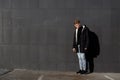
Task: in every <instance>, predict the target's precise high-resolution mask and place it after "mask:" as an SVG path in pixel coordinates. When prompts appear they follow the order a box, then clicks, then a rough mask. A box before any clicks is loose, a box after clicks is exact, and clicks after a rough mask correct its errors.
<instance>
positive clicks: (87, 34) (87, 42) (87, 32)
mask: <svg viewBox="0 0 120 80" xmlns="http://www.w3.org/2000/svg"><path fill="white" fill-rule="evenodd" d="M85 36H86V44H85V48H88V46H89V29H87V28H86V31H85Z"/></svg>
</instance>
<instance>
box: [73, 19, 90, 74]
mask: <svg viewBox="0 0 120 80" xmlns="http://www.w3.org/2000/svg"><path fill="white" fill-rule="evenodd" d="M74 27H75V31H74V39H73V49H72V50H73V52H74V53H77V56H78V59H79V67H80V70H79V71H78V72H76V73H77V74H78V73H81V74H85V73H86V72H87V71H86V58H85V53H86V52H87V49H88V45H89V36H88V31H89V29H88V28H87V27H86V26H84V25H83V26H82V25H81V24H80V21H79V20H75V21H74Z"/></svg>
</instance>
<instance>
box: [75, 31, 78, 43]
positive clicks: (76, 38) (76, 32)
mask: <svg viewBox="0 0 120 80" xmlns="http://www.w3.org/2000/svg"><path fill="white" fill-rule="evenodd" d="M77 34H78V29H76V36H75V37H76V43H77Z"/></svg>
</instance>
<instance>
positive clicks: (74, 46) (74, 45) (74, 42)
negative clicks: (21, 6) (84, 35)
mask: <svg viewBox="0 0 120 80" xmlns="http://www.w3.org/2000/svg"><path fill="white" fill-rule="evenodd" d="M72 48H76V41H75V31H74V35H73V46H72Z"/></svg>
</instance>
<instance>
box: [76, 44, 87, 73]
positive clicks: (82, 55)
mask: <svg viewBox="0 0 120 80" xmlns="http://www.w3.org/2000/svg"><path fill="white" fill-rule="evenodd" d="M77 55H78V59H79V67H80V71H82V72H83V73H85V72H86V57H85V53H81V52H80V46H78V53H77Z"/></svg>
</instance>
